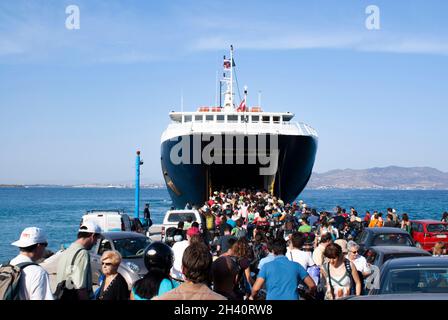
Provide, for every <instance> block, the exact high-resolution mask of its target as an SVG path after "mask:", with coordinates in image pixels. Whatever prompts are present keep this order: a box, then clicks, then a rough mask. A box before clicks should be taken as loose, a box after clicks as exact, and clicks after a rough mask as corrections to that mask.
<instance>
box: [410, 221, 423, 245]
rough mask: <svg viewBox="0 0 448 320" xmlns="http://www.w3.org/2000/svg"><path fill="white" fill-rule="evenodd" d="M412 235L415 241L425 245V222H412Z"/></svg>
mask: <svg viewBox="0 0 448 320" xmlns="http://www.w3.org/2000/svg"><path fill="white" fill-rule="evenodd" d="M411 235H412V238H413V239H414V242H415V243H419V244H421V245H423V243H424V232H423V224H421V223H419V222H411Z"/></svg>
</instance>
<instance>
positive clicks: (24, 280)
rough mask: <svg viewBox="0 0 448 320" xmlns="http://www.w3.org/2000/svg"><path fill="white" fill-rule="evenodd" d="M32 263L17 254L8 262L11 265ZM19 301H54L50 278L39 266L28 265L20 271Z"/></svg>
mask: <svg viewBox="0 0 448 320" xmlns="http://www.w3.org/2000/svg"><path fill="white" fill-rule="evenodd" d="M24 262H33V261H32V260H31V259H30V258H29V257H27V256H25V255H23V254H19V255H18V256H17V257H15V258H14V259H12V260H11V261H10V264H11V265H14V266H16V265H18V264H20V263H24ZM19 297H20V300H54V298H53V295H52V294H51V288H50V278H49V276H48V273H47V271H45V270H44V268H42V267H41V266H35V265H30V266H28V267H26V268H23V269H22V276H21V277H20V283H19Z"/></svg>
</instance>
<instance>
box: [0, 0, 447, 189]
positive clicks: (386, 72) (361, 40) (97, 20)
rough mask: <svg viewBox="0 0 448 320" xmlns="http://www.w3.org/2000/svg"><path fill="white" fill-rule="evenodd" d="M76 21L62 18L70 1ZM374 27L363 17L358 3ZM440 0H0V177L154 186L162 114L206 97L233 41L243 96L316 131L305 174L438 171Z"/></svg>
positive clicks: (442, 52)
mask: <svg viewBox="0 0 448 320" xmlns="http://www.w3.org/2000/svg"><path fill="white" fill-rule="evenodd" d="M73 4H74V5H78V6H79V9H80V29H79V30H68V29H66V28H65V20H66V17H67V14H66V13H65V8H66V7H67V6H68V5H73ZM371 4H374V5H377V6H378V7H379V9H380V19H381V20H380V27H381V29H380V30H368V29H366V28H365V20H366V18H367V16H368V15H367V14H366V13H365V9H366V7H367V6H368V5H371ZM447 15H448V3H446V1H442V0H441V1H435V0H432V1H417V0H416V1H373V0H372V1H362V0H361V1H355V0H353V1H348V0H347V1H330V0H328V1H275V2H274V1H255V0H249V1H244V2H242V1H200V0H199V1H198V0H195V1H187V0H184V1H180V0H171V1H143V0H141V1H114V0H108V1H80V0H71V1H56V0H54V1H51V0H47V1H43V0H42V1H39V0H35V1H22V0H14V1H13V0H5V1H1V2H0V138H1V140H0V150H1V151H0V183H94V182H98V183H105V182H125V181H131V180H132V179H133V176H134V155H135V151H136V150H137V149H140V150H141V152H142V158H143V160H144V161H145V164H144V166H143V167H142V178H143V179H144V180H145V181H151V182H159V181H162V176H161V173H160V171H161V170H160V163H159V152H160V135H161V133H162V131H163V130H164V129H165V127H166V126H167V124H168V122H169V121H168V120H169V119H168V112H169V111H171V110H179V109H180V95H181V91H183V93H184V103H185V110H187V109H188V110H195V109H196V108H197V107H198V106H200V105H207V104H210V105H211V104H213V103H214V100H215V75H216V71H218V70H219V69H220V66H221V59H222V56H223V55H224V54H227V53H228V47H229V45H230V44H233V45H234V47H235V54H236V58H235V61H236V64H237V72H238V79H239V83H240V86H243V85H244V84H247V85H248V87H249V98H248V100H249V101H248V103H249V105H253V104H255V103H256V101H257V92H258V91H259V90H261V91H262V104H263V108H264V109H265V110H267V111H291V112H294V113H295V114H296V117H295V119H296V120H297V121H301V122H305V123H308V124H309V125H311V126H312V127H314V128H315V129H316V130H317V131H318V133H319V149H318V154H317V159H316V163H315V168H314V169H315V171H317V172H324V171H328V170H331V169H343V168H353V169H362V168H369V167H375V166H388V165H399V166H407V167H409V166H430V167H435V168H437V169H440V170H442V171H445V172H447V171H448V163H447V162H446V160H445V159H446V158H447V157H448V148H447V147H446V146H447V137H448V134H447V133H446V121H447V119H448V108H447V107H448V106H447V101H448V90H447V89H446V87H447V84H448V23H447V22H446V16H447Z"/></svg>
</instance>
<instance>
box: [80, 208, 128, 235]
mask: <svg viewBox="0 0 448 320" xmlns="http://www.w3.org/2000/svg"><path fill="white" fill-rule="evenodd" d="M85 221H94V222H96V224H98V226H99V227H100V228H101V232H110V231H131V228H132V222H131V219H130V218H129V216H128V215H127V214H126V213H124V212H123V211H121V210H90V211H87V212H86V214H85V215H83V217H82V220H81V224H82V223H83V222H85Z"/></svg>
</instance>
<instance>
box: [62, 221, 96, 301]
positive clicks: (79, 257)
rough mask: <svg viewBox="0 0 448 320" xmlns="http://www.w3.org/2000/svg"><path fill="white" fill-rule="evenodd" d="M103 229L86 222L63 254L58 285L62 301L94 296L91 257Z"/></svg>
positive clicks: (93, 223)
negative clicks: (90, 251) (91, 250)
mask: <svg viewBox="0 0 448 320" xmlns="http://www.w3.org/2000/svg"><path fill="white" fill-rule="evenodd" d="M100 233H101V228H100V227H99V226H98V225H97V224H96V223H95V222H93V221H85V222H84V223H83V224H82V225H81V227H80V228H79V230H78V239H77V240H76V241H75V242H73V243H72V244H71V245H70V247H69V248H68V249H67V250H65V251H64V252H63V253H62V256H61V258H60V259H59V263H58V271H57V277H56V279H57V283H58V286H59V287H60V288H61V289H63V290H62V291H63V294H60V293H59V292H58V294H57V295H58V296H59V295H61V296H60V297H59V298H60V299H61V300H88V299H90V298H91V297H92V296H93V290H92V272H91V268H90V255H89V252H88V250H90V249H92V247H93V246H94V245H95V243H96V242H97V240H98V237H99V236H100Z"/></svg>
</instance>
